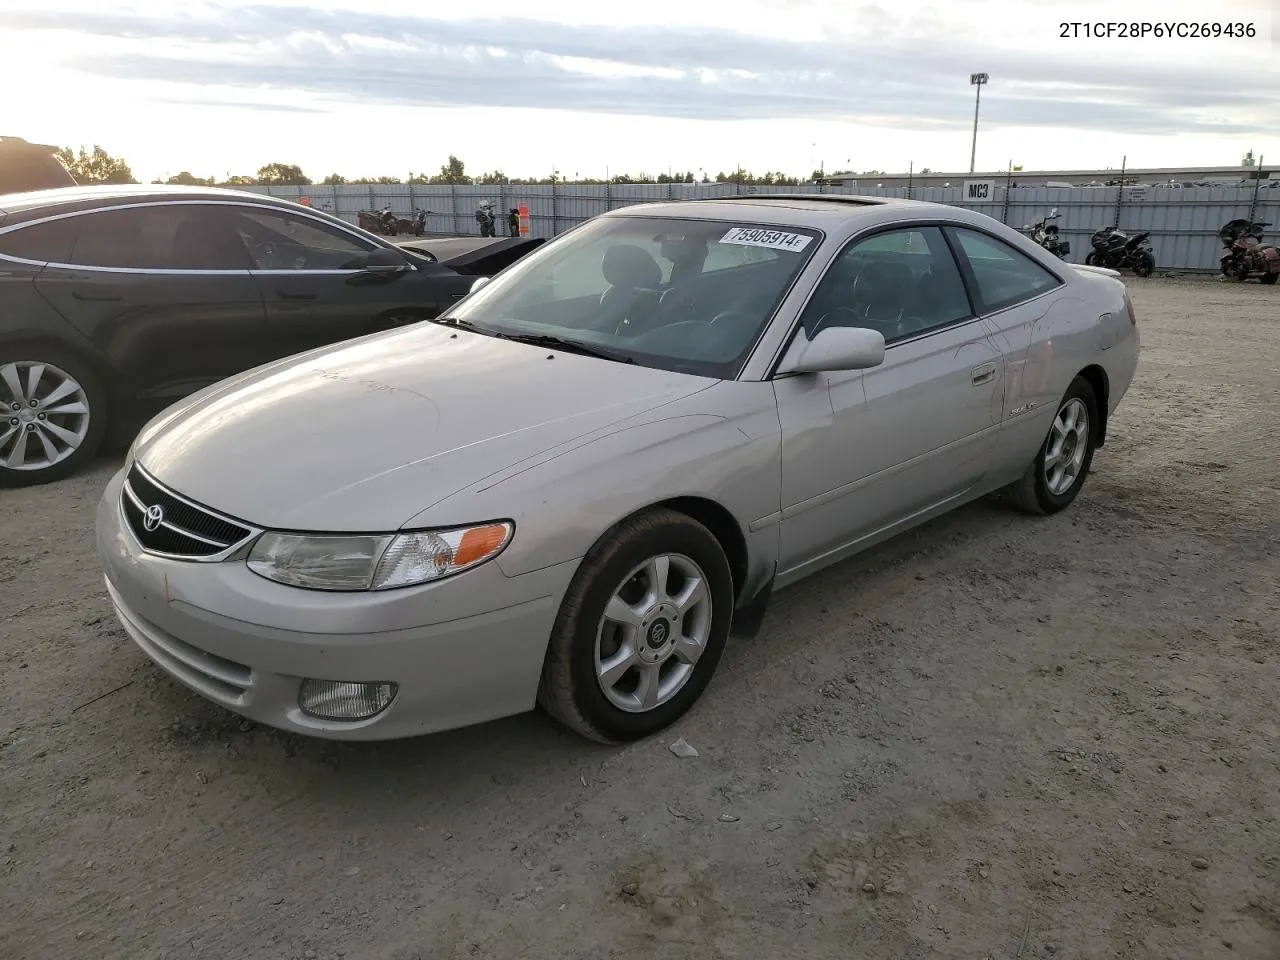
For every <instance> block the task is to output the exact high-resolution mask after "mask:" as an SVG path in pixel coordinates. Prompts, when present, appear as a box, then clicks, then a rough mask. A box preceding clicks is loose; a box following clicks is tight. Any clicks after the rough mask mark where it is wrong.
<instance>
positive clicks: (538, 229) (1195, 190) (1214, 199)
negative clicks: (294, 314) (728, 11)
mask: <svg viewBox="0 0 1280 960" xmlns="http://www.w3.org/2000/svg"><path fill="white" fill-rule="evenodd" d="M1262 182H1263V181H1258V182H1257V183H1256V184H1255V185H1251V186H1244V187H1236V186H1231V187H1181V188H1171V187H1074V188H1066V187H1006V186H1004V185H1002V184H999V183H998V182H997V183H996V184H995V185H993V186H992V188H991V189H990V190H989V191H988V193H989V197H988V199H984V200H969V199H966V197H965V196H964V191H965V188H964V187H915V188H912V187H880V188H876V187H820V186H801V187H739V186H737V185H736V184H733V183H670V184H668V183H657V184H655V183H626V184H609V185H600V186H588V185H579V184H537V185H506V186H479V185H472V184H466V185H458V186H448V185H445V186H436V185H417V184H344V185H341V186H305V187H294V186H289V187H285V186H271V187H265V186H260V187H248V188H245V189H249V190H254V191H256V192H259V193H266V194H270V195H271V196H275V197H281V198H285V199H291V200H301V199H302V198H303V197H306V198H309V199H310V202H311V205H312V206H313V207H315V208H317V209H320V210H326V211H328V212H330V213H333V214H336V215H337V216H339V217H341V218H342V219H344V220H347V221H349V222H351V223H356V222H357V215H358V214H359V212H360V211H362V210H379V209H381V208H382V207H383V206H385V205H387V204H390V205H391V208H392V210H393V211H394V212H396V213H397V214H398V215H400V216H406V217H407V216H411V215H413V214H414V213H415V212H416V211H418V210H425V211H426V212H427V214H428V215H427V220H426V229H427V232H428V233H431V234H437V235H441V234H443V235H449V236H456V235H462V236H465V235H478V234H479V232H480V228H479V225H478V224H477V223H476V220H475V211H476V207H477V206H478V205H479V204H480V202H481V201H482V200H488V201H490V202H492V203H493V205H494V212H495V214H496V215H497V218H498V231H499V233H500V234H505V232H506V231H505V230H504V229H503V227H504V226H505V224H506V213H507V211H508V210H510V209H511V208H512V207H518V206H520V205H521V204H527V205H528V207H529V216H530V235H531V236H535V237H553V236H556V235H557V234H559V233H562V232H564V231H565V230H567V229H569V228H570V227H573V226H575V225H577V224H579V223H581V222H582V221H584V220H588V219H590V218H591V217H594V216H598V215H600V214H602V213H605V212H607V211H609V210H614V209H617V208H618V207H625V206H631V205H633V204H638V203H653V202H658V201H663V200H695V199H707V198H711V197H725V196H733V195H735V194H742V193H759V194H769V193H812V194H819V193H822V194H849V195H858V196H872V197H898V198H910V199H915V200H928V201H932V202H934V203H946V204H950V205H953V206H957V207H965V208H967V209H970V210H976V211H977V212H979V213H985V214H987V215H988V216H990V217H994V218H995V219H997V220H999V221H1001V222H1003V223H1007V224H1009V225H1010V226H1012V227H1015V228H1020V227H1022V226H1023V225H1025V224H1029V223H1034V222H1035V221H1037V220H1039V219H1040V218H1041V217H1043V216H1044V215H1045V214H1046V213H1048V212H1049V210H1050V209H1051V208H1053V207H1057V208H1058V212H1059V213H1060V214H1061V218H1060V219H1059V220H1058V221H1057V224H1058V227H1059V233H1060V235H1061V237H1062V238H1063V239H1064V240H1069V241H1070V243H1071V254H1070V256H1069V257H1068V258H1067V259H1068V260H1071V261H1074V262H1077V263H1080V262H1083V261H1084V257H1085V254H1086V253H1088V252H1089V249H1090V247H1089V236H1090V235H1091V234H1092V233H1093V232H1094V231H1095V230H1097V229H1098V228H1099V227H1102V226H1112V225H1115V226H1119V228H1120V229H1121V230H1124V231H1126V232H1137V231H1143V230H1146V231H1150V233H1151V245H1152V249H1153V252H1154V254H1155V259H1156V269H1157V271H1170V270H1176V271H1200V270H1207V271H1216V270H1217V264H1218V257H1219V256H1220V255H1221V252H1222V245H1221V243H1220V242H1219V240H1218V235H1217V234H1218V230H1219V229H1220V228H1221V227H1222V225H1223V224H1225V223H1226V222H1227V221H1229V220H1233V219H1235V218H1237V217H1244V218H1248V219H1251V220H1261V221H1264V222H1269V223H1271V224H1274V225H1276V228H1277V229H1278V230H1280V189H1277V188H1275V187H1261V183H1262Z"/></svg>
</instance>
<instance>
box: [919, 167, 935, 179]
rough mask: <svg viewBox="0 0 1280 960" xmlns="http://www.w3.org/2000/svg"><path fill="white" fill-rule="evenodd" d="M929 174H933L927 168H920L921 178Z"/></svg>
mask: <svg viewBox="0 0 1280 960" xmlns="http://www.w3.org/2000/svg"><path fill="white" fill-rule="evenodd" d="M931 173H933V171H932V170H930V169H929V168H928V167H921V168H920V175H921V176H922V177H927V176H928V175H929V174H931Z"/></svg>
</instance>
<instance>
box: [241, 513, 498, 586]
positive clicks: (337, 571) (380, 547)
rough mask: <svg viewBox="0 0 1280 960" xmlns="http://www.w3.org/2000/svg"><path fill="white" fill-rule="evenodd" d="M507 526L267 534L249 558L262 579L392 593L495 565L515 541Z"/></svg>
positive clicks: (494, 524) (486, 525) (252, 567)
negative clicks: (464, 571)
mask: <svg viewBox="0 0 1280 960" xmlns="http://www.w3.org/2000/svg"><path fill="white" fill-rule="evenodd" d="M514 531H515V527H514V526H513V525H512V524H511V523H509V522H506V521H502V522H498V523H486V524H483V525H481V526H475V527H457V528H454V529H450V530H420V531H416V532H414V533H398V534H368V535H365V534H336V535H325V534H295V533H272V532H267V533H264V534H263V535H262V536H261V537H259V538H258V542H257V543H255V544H254V545H253V550H252V551H250V553H249V561H248V562H249V569H250V570H252V571H253V572H254V573H256V574H258V575H259V576H262V577H266V578H267V579H268V580H275V581H276V582H277V583H284V584H288V585H289V586H292V587H306V588H308V589H311V590H391V589H394V588H396V587H411V586H414V585H415V584H420V583H429V582H430V581H432V580H439V579H441V578H442V577H448V576H452V575H453V574H455V573H461V572H462V571H463V570H469V569H470V568H471V567H474V566H478V565H479V564H482V563H484V562H485V561H486V560H492V559H493V558H494V557H496V556H497V555H498V554H499V553H501V552H502V551H503V548H505V547H506V545H507V544H508V543H509V542H510V541H511V534H512V533H513V532H514Z"/></svg>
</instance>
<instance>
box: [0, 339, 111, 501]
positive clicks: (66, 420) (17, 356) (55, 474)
mask: <svg viewBox="0 0 1280 960" xmlns="http://www.w3.org/2000/svg"><path fill="white" fill-rule="evenodd" d="M0 408H2V411H0V417H2V418H3V419H0V487H25V486H31V485H34V484H39V483H48V482H50V481H52V480H60V479H62V478H63V477H67V476H70V475H71V474H73V473H75V472H76V471H77V470H79V469H80V467H82V466H83V465H84V464H86V463H87V462H88V461H90V460H92V459H93V457H94V455H95V454H96V453H97V452H98V448H99V447H101V446H102V440H103V437H104V436H105V435H106V428H107V398H106V393H105V392H104V390H103V387H102V383H101V381H100V380H99V378H98V376H97V375H96V374H95V373H94V372H93V370H92V369H90V368H89V366H88V365H87V364H85V363H84V362H82V361H81V360H80V359H79V358H77V357H75V356H73V355H71V354H69V353H67V352H65V351H63V350H59V349H57V348H55V347H47V346H40V345H33V346H24V345H10V346H0Z"/></svg>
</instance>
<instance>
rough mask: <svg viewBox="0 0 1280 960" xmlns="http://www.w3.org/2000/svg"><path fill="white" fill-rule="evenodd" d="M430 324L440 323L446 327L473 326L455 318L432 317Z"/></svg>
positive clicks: (468, 321)
mask: <svg viewBox="0 0 1280 960" xmlns="http://www.w3.org/2000/svg"><path fill="white" fill-rule="evenodd" d="M431 322H432V323H442V324H444V325H445V326H447V327H470V326H473V324H472V323H471V321H470V320H459V319H458V318H457V317H432V318H431Z"/></svg>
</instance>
